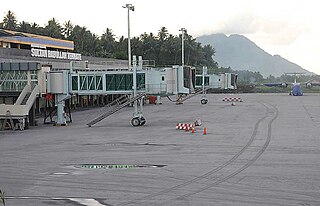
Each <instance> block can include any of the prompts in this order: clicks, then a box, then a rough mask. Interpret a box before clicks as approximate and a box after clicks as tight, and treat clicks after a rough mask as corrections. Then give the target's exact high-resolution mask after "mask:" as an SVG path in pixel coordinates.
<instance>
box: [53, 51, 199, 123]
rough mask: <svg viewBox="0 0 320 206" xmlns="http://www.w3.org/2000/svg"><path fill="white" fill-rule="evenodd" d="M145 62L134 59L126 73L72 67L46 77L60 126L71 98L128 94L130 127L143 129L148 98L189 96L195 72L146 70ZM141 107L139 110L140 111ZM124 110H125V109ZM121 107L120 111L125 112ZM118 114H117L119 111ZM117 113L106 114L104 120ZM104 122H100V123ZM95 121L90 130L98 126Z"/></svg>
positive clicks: (176, 69) (193, 69)
mask: <svg viewBox="0 0 320 206" xmlns="http://www.w3.org/2000/svg"><path fill="white" fill-rule="evenodd" d="M142 62H143V61H142V58H141V57H139V60H138V61H137V59H136V57H135V56H134V57H133V66H132V69H131V70H123V69H119V70H117V69H114V70H111V69H106V70H103V69H97V70H95V69H94V68H90V69H78V68H75V67H74V66H73V64H70V69H69V70H54V71H50V72H48V73H47V89H48V93H51V94H55V102H56V106H57V125H65V124H66V118H65V114H64V106H65V100H67V99H69V98H71V96H72V95H75V94H77V95H108V94H125V95H131V96H132V97H131V98H128V100H127V101H126V102H125V103H123V105H128V104H130V103H133V107H134V113H133V118H132V120H131V123H132V125H133V126H140V125H143V124H144V123H145V118H144V117H143V112H142V105H143V104H142V102H143V98H144V96H145V95H161V96H168V95H175V94H190V93H192V92H193V91H194V86H195V68H193V67H186V66H185V67H181V66H174V67H171V68H161V69H157V68H143V67H142ZM138 103H139V104H140V107H138ZM123 107H124V106H123ZM123 107H120V106H119V108H120V109H121V108H123ZM117 111H118V110H117ZM113 113H114V112H108V111H106V113H105V115H102V116H103V118H106V117H107V116H109V115H111V114H113ZM97 119H100V118H99V117H97ZM99 121H101V120H99ZM95 123H96V121H95V120H92V121H91V122H89V123H88V126H91V125H93V124H95Z"/></svg>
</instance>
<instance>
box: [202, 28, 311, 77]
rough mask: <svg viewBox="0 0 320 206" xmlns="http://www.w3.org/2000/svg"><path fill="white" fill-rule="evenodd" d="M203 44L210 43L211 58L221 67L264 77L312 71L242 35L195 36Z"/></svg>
mask: <svg viewBox="0 0 320 206" xmlns="http://www.w3.org/2000/svg"><path fill="white" fill-rule="evenodd" d="M197 41H198V42H200V43H201V44H203V45H207V44H210V45H211V46H212V47H213V48H214V49H215V51H216V53H215V56H214V57H213V59H214V60H215V61H217V62H218V64H219V66H221V67H229V66H230V67H231V68H232V69H233V70H249V71H253V72H255V71H257V72H260V74H261V75H263V76H264V77H267V76H269V75H270V74H271V75H272V76H275V77H278V76H281V75H282V74H284V73H292V72H303V73H305V75H313V73H311V72H309V71H307V70H305V69H303V68H302V67H300V66H299V65H297V64H295V63H293V62H290V61H288V60H286V59H285V58H282V57H281V56H279V55H274V56H272V55H270V54H269V53H267V52H265V51H264V50H263V49H261V48H260V47H258V46H257V45H256V44H255V43H253V42H252V41H250V40H249V39H248V38H246V37H245V36H242V35H238V34H233V35H230V36H226V35H225V34H212V35H207V36H200V37H197Z"/></svg>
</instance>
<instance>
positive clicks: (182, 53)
mask: <svg viewBox="0 0 320 206" xmlns="http://www.w3.org/2000/svg"><path fill="white" fill-rule="evenodd" d="M179 31H181V66H182V67H183V66H184V34H185V32H187V30H186V29H185V28H181V29H180V30H179Z"/></svg>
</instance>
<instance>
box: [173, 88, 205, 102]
mask: <svg viewBox="0 0 320 206" xmlns="http://www.w3.org/2000/svg"><path fill="white" fill-rule="evenodd" d="M209 89H210V88H205V89H200V90H197V91H196V92H195V93H193V94H190V95H187V96H186V97H185V98H183V99H180V100H178V102H179V103H182V102H184V101H186V100H187V99H190V98H192V97H194V96H196V95H198V94H201V93H203V92H205V91H207V90H209Z"/></svg>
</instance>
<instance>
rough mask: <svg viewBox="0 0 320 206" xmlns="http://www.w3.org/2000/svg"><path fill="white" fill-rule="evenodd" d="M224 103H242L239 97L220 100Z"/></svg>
mask: <svg viewBox="0 0 320 206" xmlns="http://www.w3.org/2000/svg"><path fill="white" fill-rule="evenodd" d="M222 101H224V102H242V99H241V98H240V97H225V98H223V99H222Z"/></svg>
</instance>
